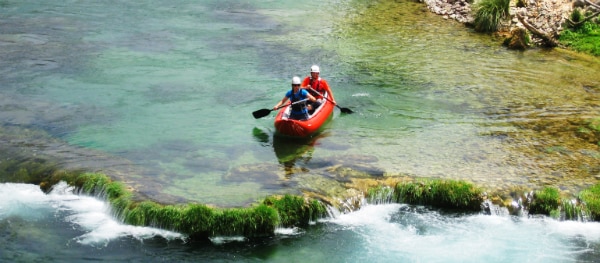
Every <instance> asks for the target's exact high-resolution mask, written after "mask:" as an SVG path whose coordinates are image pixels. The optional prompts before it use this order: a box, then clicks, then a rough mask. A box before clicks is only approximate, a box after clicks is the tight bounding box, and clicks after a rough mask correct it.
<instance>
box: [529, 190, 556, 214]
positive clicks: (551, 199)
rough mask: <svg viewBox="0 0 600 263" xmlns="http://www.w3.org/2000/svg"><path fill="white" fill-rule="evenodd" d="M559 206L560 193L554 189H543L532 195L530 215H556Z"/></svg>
mask: <svg viewBox="0 0 600 263" xmlns="http://www.w3.org/2000/svg"><path fill="white" fill-rule="evenodd" d="M560 204H561V198H560V193H559V192H558V189H556V188H554V187H545V188H544V189H542V190H541V191H537V192H535V193H534V194H533V201H531V204H530V206H529V213H530V214H544V215H551V214H552V213H556V212H555V210H556V211H558V208H559V206H560Z"/></svg>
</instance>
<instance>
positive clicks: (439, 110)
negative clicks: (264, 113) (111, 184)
mask: <svg viewBox="0 0 600 263" xmlns="http://www.w3.org/2000/svg"><path fill="white" fill-rule="evenodd" d="M0 8H1V9H2V10H1V11H2V12H0V13H1V15H0V47H1V48H0V57H1V58H2V59H0V74H1V75H2V78H1V79H0V81H1V83H0V84H1V86H2V88H1V89H0V108H1V109H2V110H1V111H0V121H1V122H2V127H3V128H4V129H5V130H4V131H7V130H8V129H9V128H10V129H17V131H15V132H14V133H15V134H16V135H12V137H11V136H7V137H3V138H2V140H0V142H1V146H2V147H3V152H4V154H6V153H9V156H3V158H11V157H12V153H14V152H15V151H17V152H19V154H23V155H24V156H26V157H23V158H34V157H35V158H42V157H40V156H43V155H49V156H51V157H52V158H56V159H58V163H59V164H60V165H62V166H65V167H67V168H72V167H75V168H83V169H89V170H98V171H104V172H107V173H109V174H112V175H115V176H116V177H118V178H122V179H123V180H124V181H126V182H128V183H129V184H131V185H133V186H134V187H136V188H137V189H138V190H140V191H142V192H144V193H145V194H147V195H149V196H151V197H155V198H157V199H159V200H167V201H173V200H175V201H181V200H182V199H183V200H192V201H199V202H202V203H208V204H216V205H223V206H231V205H236V206H237V205H245V204H248V203H250V202H253V201H255V200H259V199H262V198H264V196H266V195H268V194H273V193H289V192H291V193H294V192H297V191H299V190H300V189H302V188H303V187H307V185H310V183H311V180H312V179H311V178H315V177H319V178H321V177H322V178H330V177H335V175H332V174H331V172H329V171H330V169H329V168H331V167H336V166H337V165H343V166H349V167H352V168H357V169H363V170H365V171H367V172H371V171H372V172H374V173H375V174H383V173H386V174H408V175H411V176H415V177H444V178H454V179H457V178H458V179H469V180H472V181H474V182H477V183H480V184H482V185H486V186H491V187H499V188H505V187H506V186H511V185H524V186H539V185H544V184H546V183H548V182H550V183H554V184H557V185H560V184H562V183H565V182H566V181H568V182H569V185H566V186H562V187H563V189H568V190H571V191H572V192H576V191H577V190H578V189H580V188H582V187H585V186H588V185H590V184H592V183H596V182H597V179H595V178H594V177H593V176H589V175H586V174H584V175H583V176H579V177H577V178H573V179H572V180H562V181H560V180H556V178H562V174H561V173H567V172H566V171H565V170H563V169H560V167H559V168H554V166H552V164H551V163H548V161H547V160H546V159H544V158H542V157H540V158H532V157H531V156H526V155H524V154H522V153H521V152H518V151H515V150H514V149H515V148H518V147H543V146H539V145H540V144H541V143H540V142H539V141H529V140H523V141H518V140H517V141H507V140H506V135H505V134H506V133H510V132H517V131H519V127H518V125H514V123H515V122H516V123H528V122H535V121H537V120H540V119H544V120H546V119H547V120H555V121H561V120H563V119H565V118H567V116H587V117H594V116H598V115H600V114H599V113H600V112H599V111H598V104H597V103H596V102H597V101H598V92H597V89H598V87H599V86H600V79H599V77H598V75H597V72H598V71H599V70H600V68H599V63H598V61H597V60H596V59H585V58H580V57H577V56H574V55H571V54H568V53H562V52H557V51H543V50H535V49H534V50H529V51H526V52H512V51H507V50H505V49H504V48H503V47H500V46H498V42H495V41H493V40H491V39H490V37H489V36H487V35H479V34H474V33H473V32H471V31H470V30H469V29H467V28H464V26H462V25H459V24H455V23H452V22H449V21H446V20H443V19H441V18H439V17H437V16H434V15H432V14H429V13H428V12H423V8H424V7H423V6H422V5H420V4H418V3H412V2H396V1H380V2H377V3H362V2H361V1H344V2H338V1H309V2H302V3H299V2H294V1H254V2H253V3H250V2H247V3H246V2H244V3H240V2H238V1H178V2H177V3H176V4H174V3H162V1H144V2H142V3H126V2H119V1H115V2H102V3H87V2H80V1H63V2H48V3H39V2H38V1H2V2H0ZM312 64H319V65H320V66H321V68H322V69H323V73H322V76H323V77H325V78H326V79H327V80H328V81H329V83H330V84H331V85H332V87H333V89H334V92H335V97H336V100H337V101H338V103H339V104H340V106H342V107H349V108H351V109H352V110H354V111H355V112H356V113H355V114H352V115H340V114H339V112H336V113H335V116H334V119H333V121H332V122H330V123H329V124H328V126H327V127H326V129H325V131H324V132H323V133H322V134H320V135H319V136H317V137H315V138H313V139H311V140H307V141H301V142H289V141H284V140H279V139H277V138H274V137H273V119H272V117H266V118H263V119H259V120H255V119H253V118H252V117H251V112H253V111H255V110H258V109H261V108H270V107H272V106H273V105H274V104H275V103H276V102H277V101H278V100H279V99H281V97H282V96H283V94H284V92H285V90H286V89H287V88H288V87H289V79H290V78H291V76H292V75H300V76H303V75H305V74H307V71H308V68H309V66H310V65H312ZM19 129H20V130H19ZM42 132H43V133H46V134H44V135H43V136H42V135H39V133H42ZM490 134H501V136H490ZM15 138H16V139H15ZM546 139H547V138H543V139H542V140H540V141H543V140H546ZM557 143H560V142H557ZM558 146H560V144H558ZM4 148H7V149H10V151H8V150H7V151H4ZM15 149H17V150H15ZM589 150H590V151H591V152H592V153H597V148H590V149H589ZM592 165H593V164H592ZM548 167H549V168H548ZM574 169H575V171H574V173H577V172H578V171H579V170H578V169H580V167H577V168H574ZM548 170H550V171H554V170H557V171H558V173H559V174H558V175H556V174H555V173H554V174H552V175H549V173H548V172H547V171H548ZM591 170H592V171H593V169H591ZM545 177H550V181H546V180H545V179H546V178H545ZM307 178H308V179H307ZM540 178H541V179H540ZM1 186H2V187H8V186H10V185H8V184H2V185H1ZM23 187H25V188H28V189H29V190H30V191H34V192H35V190H34V189H33V188H35V187H33V188H30V186H23ZM32 196H37V198H39V200H40V202H41V206H33V207H34V209H33V210H32V211H34V214H37V216H39V217H34V218H30V217H28V215H27V213H28V212H25V215H22V214H21V213H22V210H19V209H16V211H18V212H15V213H16V214H14V215H10V216H9V217H7V218H10V220H12V221H11V222H13V223H9V221H8V220H9V219H3V221H2V222H3V226H5V229H6V232H4V233H6V235H4V236H3V237H4V238H7V240H10V242H2V244H6V246H7V248H8V249H7V251H8V250H10V251H12V253H13V254H11V255H12V256H15V255H16V258H22V259H24V260H26V259H27V257H28V256H31V257H33V258H35V259H42V258H49V259H56V260H57V261H58V260H59V259H65V260H72V261H78V260H77V259H81V258H87V257H88V256H89V255H97V256H98V257H99V258H101V259H105V260H107V261H108V260H110V259H115V258H116V257H117V255H118V256H121V257H123V258H125V260H126V259H131V261H136V259H135V258H136V257H138V256H140V257H142V258H152V259H156V258H158V259H163V256H164V259H165V261H167V260H168V259H181V260H188V259H187V257H194V258H197V259H207V260H208V259H210V260H218V259H225V260H228V259H231V260H233V259H238V258H242V259H243V260H247V261H261V260H271V261H284V260H285V259H286V258H288V257H294V258H298V259H303V258H315V261H320V260H321V259H331V258H332V257H334V256H339V255H341V254H343V255H345V256H343V257H341V259H340V261H352V256H354V257H357V258H363V259H364V258H367V257H371V258H377V259H379V258H380V259H381V261H393V259H395V258H400V259H405V260H407V261H418V260H419V259H421V258H423V259H430V260H431V261H435V260H437V259H447V257H446V256H445V255H452V256H454V257H456V258H459V259H465V258H466V257H467V256H466V255H472V256H473V259H481V258H482V257H484V256H483V253H484V252H482V251H480V250H476V249H474V247H476V246H478V245H480V244H481V243H482V242H481V240H480V239H477V237H479V236H480V235H483V236H489V237H490V240H491V241H488V243H489V242H491V243H492V245H494V246H496V247H497V250H498V251H493V252H489V253H491V255H497V256H494V258H500V259H498V260H497V261H498V262H502V261H504V260H503V259H506V258H502V256H504V255H505V254H509V256H508V258H509V259H515V260H516V258H517V257H518V256H520V255H522V253H530V251H529V250H536V251H537V250H542V251H548V254H551V256H550V257H549V258H544V257H542V258H543V259H545V260H548V261H557V262H561V261H567V262H568V261H571V260H572V259H573V258H578V257H579V258H580V259H582V260H583V261H585V260H587V258H588V255H597V251H598V248H597V247H598V245H597V244H598V239H597V237H594V236H593V234H592V236H586V235H584V237H580V235H583V234H582V232H585V233H596V231H597V229H595V226H596V225H595V224H582V223H568V222H554V221H551V220H550V221H548V220H529V219H513V218H510V217H499V218H498V217H494V216H492V217H489V216H475V217H472V216H466V217H460V216H459V217H458V218H459V219H457V220H456V221H455V220H454V219H455V218H457V217H456V216H454V215H447V214H443V215H439V214H436V213H435V212H431V213H430V211H418V212H411V211H410V209H409V211H408V213H409V214H411V213H412V214H414V216H415V217H421V214H424V216H425V217H426V218H427V217H431V218H430V219H427V220H426V221H427V223H424V224H423V225H421V223H413V224H406V223H402V222H401V221H395V220H396V219H394V218H395V217H397V216H398V215H396V214H398V213H403V212H401V211H403V209H405V208H403V206H393V205H392V206H374V207H375V208H373V209H382V210H383V212H376V211H372V213H371V214H372V215H373V217H372V218H368V217H366V218H364V219H363V220H364V221H365V222H363V223H360V224H358V225H357V226H354V225H352V224H350V223H348V222H345V221H344V220H345V217H342V216H340V217H339V218H336V219H332V220H331V222H324V223H323V224H318V225H316V226H314V227H312V228H310V229H308V230H301V232H300V234H292V235H286V234H279V235H278V236H277V237H276V238H274V239H269V240H259V241H252V242H241V243H239V242H233V243H227V242H226V243H225V244H223V245H213V244H208V245H207V244H188V243H185V242H183V241H181V240H180V239H178V238H177V237H176V236H177V234H173V233H168V234H167V233H163V232H160V231H159V230H154V229H138V228H133V229H130V228H129V227H127V226H119V225H118V223H116V222H117V221H114V220H113V221H111V220H112V219H110V217H109V216H107V217H104V216H102V217H101V218H104V219H103V220H107V222H109V223H108V224H109V225H114V226H115V228H114V229H113V228H109V229H101V230H98V231H97V232H95V230H94V229H96V228H94V227H90V226H88V225H87V223H83V222H82V223H81V224H80V223H78V222H76V221H77V220H76V219H73V218H72V217H71V216H72V215H74V214H78V213H80V212H79V210H77V209H76V208H64V209H63V210H60V209H59V210H55V209H53V208H50V207H52V206H56V203H53V202H57V201H45V200H46V199H47V198H50V199H51V198H52V197H45V196H41V195H40V193H32ZM0 198H2V199H5V200H7V202H6V203H7V206H4V207H10V206H11V205H17V206H18V205H19V204H20V201H18V200H20V199H14V198H11V197H8V196H7V195H4V196H2V197H0ZM69 198H76V197H69ZM179 198H180V199H179ZM90 202H93V201H92V200H90ZM34 203H35V201H34ZM49 204H50V207H48V205H49ZM27 206H29V205H25V207H27ZM58 206H61V205H60V204H59V205H58ZM94 206H102V204H95V205H94ZM371 208H372V207H370V208H369V209H371ZM4 209H8V208H0V212H2V213H3V212H4ZM10 209H13V208H10ZM65 209H66V210H68V211H70V212H64V211H65ZM102 209H105V208H100V210H99V212H98V213H100V214H102V213H106V212H105V211H104V212H102V211H103V210H102ZM27 211H29V210H27ZM57 211H63V212H64V213H65V214H62V213H63V212H58V214H57ZM363 211H370V210H367V209H364V210H363ZM399 211H400V212H399ZM405 212H406V211H405ZM81 213H83V212H81ZM55 215H56V216H55ZM104 215H108V214H104ZM394 215H396V216H394ZM349 216H350V217H351V218H349V219H348V220H349V221H353V220H359V219H355V218H354V217H361V216H364V215H362V214H361V213H360V212H359V213H353V214H351V215H349ZM436 218H437V219H436ZM411 220H413V221H414V220H416V219H411ZM488 220H489V221H488ZM369 221H375V222H376V223H374V224H375V226H374V225H372V224H370V223H368V222H369ZM417 221H418V220H417ZM439 221H442V222H445V221H448V224H450V225H443V224H442V223H441V222H439ZM471 221H477V222H475V223H473V222H471ZM479 221H483V222H479ZM498 221H499V222H501V223H498ZM14 222H17V223H14ZM429 222H431V224H429ZM548 222H551V223H548ZM90 224H91V225H94V224H97V223H90ZM438 224H442V225H443V226H444V227H442V228H443V229H444V231H442V230H440V229H439V228H440V227H439V226H437V225H438ZM477 224H482V225H483V226H485V227H487V226H489V228H493V229H496V228H498V229H501V230H502V232H498V233H497V232H493V231H492V232H486V231H488V229H483V228H484V227H481V226H478V225H477ZM495 224H497V225H495ZM548 224H550V225H552V226H553V228H552V229H554V227H557V228H563V227H562V226H566V227H564V228H571V227H572V229H570V230H568V231H566V232H565V233H561V234H558V235H556V236H552V235H551V236H550V237H548V235H550V234H548V233H547V232H549V231H551V228H549V227H547V225H548ZM19 225H21V226H24V227H22V228H20V227H19ZM40 225H41V226H42V227H40ZM490 225H491V226H490ZM45 226H49V227H45ZM73 226H74V227H73ZM590 226H591V227H590ZM379 227H381V228H389V229H390V231H389V234H391V235H390V236H386V235H385V234H387V233H388V232H382V231H381V229H379ZM504 227H506V228H507V229H503V228H504ZM405 228H407V229H408V228H418V229H422V230H421V232H420V234H413V235H408V237H409V238H412V239H413V240H414V242H412V243H414V244H421V245H422V246H425V245H426V244H428V242H427V241H429V239H431V240H430V241H431V242H433V243H435V242H438V244H442V243H443V244H446V245H447V246H449V247H450V248H451V249H442V248H439V249H436V248H429V249H426V248H422V247H419V248H417V247H415V246H412V247H411V246H408V247H407V248H406V249H404V247H405V246H392V247H389V246H385V245H390V244H389V243H394V242H398V243H400V244H406V242H409V241H406V240H402V239H398V237H397V236H398V234H407V233H405V232H410V231H409V230H406V229H405ZM529 228H531V230H528V229H529ZM27 229H35V232H36V233H29V232H28V231H30V230H27ZM446 229H447V231H446ZM455 229H464V230H465V231H466V232H465V233H461V232H460V231H458V230H455ZM21 231H23V232H21ZM46 231H48V232H46ZM423 231H425V232H423ZM436 231H439V232H436ZM469 231H471V232H469ZM529 231H531V232H529ZM283 232H284V233H285V232H288V231H283ZM369 233H373V235H369ZM415 233H418V231H417V232H415ZM423 233H437V235H435V234H432V235H431V236H429V235H421V234H423ZM521 233H529V235H521ZM552 233H553V232H552ZM32 234H36V235H39V237H38V238H36V239H35V241H32V240H33V239H29V238H28V237H29V236H31V235H32ZM95 234H98V235H99V236H100V237H99V238H98V240H92V241H95V242H90V243H81V242H79V241H81V240H85V239H86V238H88V237H93V236H94V235H95ZM36 235H34V236H36ZM105 235H108V237H104V238H102V236H105ZM463 235H464V236H466V237H471V238H464V239H463V238H462V236H463ZM506 235H510V236H511V237H512V236H513V235H514V236H515V237H516V238H518V239H511V237H506ZM528 236H534V237H535V236H540V237H538V239H536V240H532V241H531V242H529V241H528V240H527V238H526V237H528ZM403 237H404V236H403ZM54 238H58V239H59V240H58V241H56V242H50V241H54ZM379 239H381V240H389V241H390V242H387V243H382V242H380V241H379ZM471 239H473V240H476V241H477V242H472V241H471ZM523 239H525V241H523ZM545 239H550V241H549V242H551V243H550V244H549V247H551V248H556V249H555V250H554V251H558V252H556V253H550V252H552V251H550V250H544V249H546V246H545V245H539V244H540V243H542V244H545V243H544V242H545V241H544V240H545ZM315 240H317V241H316V242H315ZM31 242H35V244H39V243H43V244H47V243H48V244H55V245H56V247H54V246H49V247H48V248H47V249H40V250H39V251H37V252H33V253H31V254H29V253H28V252H29V251H31V250H32V249H31V248H32V247H33V246H31V247H30V245H29V243H31ZM409 243H411V242H409ZM412 243H411V244H412ZM515 243H519V244H520V245H522V246H524V247H525V248H526V249H523V250H525V252H523V251H522V250H521V249H520V247H517V248H515V246H516V245H514V244H515ZM521 243H523V244H521ZM457 244H462V245H461V246H460V247H466V248H469V249H468V250H466V251H467V252H465V253H466V255H463V254H460V255H458V254H459V252H457V250H458V249H456V248H457V247H456V246H457ZM65 246H66V247H68V248H69V249H66V250H65V251H66V252H65V254H64V255H63V254H59V255H57V256H56V255H55V253H54V252H55V251H58V250H59V249H57V248H63V247H65ZM440 246H441V245H440ZM563 246H564V247H563ZM323 247H328V248H331V249H328V250H323V249H322V248H323ZM441 247H443V246H441ZM44 248H46V246H44ZM71 248H73V249H71ZM386 249H387V250H389V251H393V253H391V254H390V257H389V258H386V257H385V255H387V254H385V253H381V252H382V251H386ZM0 251H3V250H0ZM34 251H35V250H34ZM115 251H118V252H115ZM232 251H237V252H236V253H234V252H232ZM92 252H98V253H97V254H94V253H92ZM503 252H506V253H503ZM486 253H488V252H486ZM495 253H498V254H495ZM511 253H512V254H515V256H514V257H512V255H510V254H511ZM569 253H571V254H569ZM383 254H385V255H383ZM7 255H8V254H7ZM19 255H23V257H20V256H19ZM346 255H348V256H346ZM486 255H490V254H486ZM525 255H526V257H527V258H528V257H532V258H534V259H537V258H539V257H541V256H539V255H540V254H533V252H531V254H525ZM565 255H571V256H572V257H566V256H565ZM12 256H11V258H12ZM55 256H56V257H55ZM554 256H556V257H554ZM6 257H7V258H8V257H9V256H6ZM91 257H94V256H91ZM592 258H593V257H592ZM428 261H429V260H428ZM457 261H459V260H457ZM464 261H468V260H464ZM475 261H481V260H475Z"/></svg>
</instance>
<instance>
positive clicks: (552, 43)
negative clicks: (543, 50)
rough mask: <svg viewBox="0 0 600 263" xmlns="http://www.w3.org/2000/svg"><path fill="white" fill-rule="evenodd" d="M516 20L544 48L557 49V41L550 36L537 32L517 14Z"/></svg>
mask: <svg viewBox="0 0 600 263" xmlns="http://www.w3.org/2000/svg"><path fill="white" fill-rule="evenodd" d="M517 18H518V19H519V21H520V22H521V23H522V24H523V26H525V28H527V30H529V31H531V33H533V34H534V35H535V36H537V37H539V38H541V39H542V40H543V41H544V44H545V46H547V47H557V46H558V44H559V43H558V40H556V39H555V38H554V37H552V36H551V35H548V34H544V32H542V31H539V30H538V29H537V28H535V27H534V26H532V25H531V24H529V22H527V20H525V18H524V17H523V16H522V15H521V14H519V13H517Z"/></svg>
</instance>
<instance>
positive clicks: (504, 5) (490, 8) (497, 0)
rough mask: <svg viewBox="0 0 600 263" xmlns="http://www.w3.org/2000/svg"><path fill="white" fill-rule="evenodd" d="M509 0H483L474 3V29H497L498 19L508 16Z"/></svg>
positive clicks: (487, 30) (488, 30)
mask: <svg viewBox="0 0 600 263" xmlns="http://www.w3.org/2000/svg"><path fill="white" fill-rule="evenodd" d="M509 3H510V0H483V1H481V2H480V3H478V4H476V5H475V8H474V10H475V16H474V17H475V20H474V21H473V22H474V24H475V30H477V31H479V32H494V31H497V30H498V27H499V25H500V20H501V19H503V18H507V17H508V11H509Z"/></svg>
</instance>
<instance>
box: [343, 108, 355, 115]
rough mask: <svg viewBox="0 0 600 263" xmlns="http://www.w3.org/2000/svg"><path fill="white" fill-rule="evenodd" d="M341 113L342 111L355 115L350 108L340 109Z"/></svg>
mask: <svg viewBox="0 0 600 263" xmlns="http://www.w3.org/2000/svg"><path fill="white" fill-rule="evenodd" d="M340 111H342V113H348V114H350V113H354V112H353V111H352V110H351V109H348V108H340Z"/></svg>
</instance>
